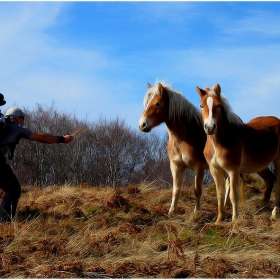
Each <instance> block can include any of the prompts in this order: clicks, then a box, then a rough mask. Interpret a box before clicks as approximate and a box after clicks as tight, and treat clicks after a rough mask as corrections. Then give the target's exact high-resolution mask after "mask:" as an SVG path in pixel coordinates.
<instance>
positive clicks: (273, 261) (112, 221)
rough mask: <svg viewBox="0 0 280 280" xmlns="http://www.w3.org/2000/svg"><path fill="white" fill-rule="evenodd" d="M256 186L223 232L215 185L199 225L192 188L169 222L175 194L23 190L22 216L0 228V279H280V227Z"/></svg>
mask: <svg viewBox="0 0 280 280" xmlns="http://www.w3.org/2000/svg"><path fill="white" fill-rule="evenodd" d="M248 182H249V183H247V184H246V185H245V194H246V199H247V202H246V204H245V205H244V206H242V207H241V216H240V218H239V219H238V220H237V221H236V222H234V223H232V222H230V213H231V209H230V208H228V209H227V213H228V216H227V220H226V221H225V222H223V223H222V224H221V225H219V226H216V225H214V223H213V222H214V221H215V218H216V215H217V199H216V193H215V187H214V186H210V187H209V188H207V189H204V193H203V197H202V210H201V213H200V215H199V216H198V217H193V214H192V212H193V209H194V201H195V197H194V195H193V190H192V189H189V188H187V189H183V190H182V194H181V199H180V201H179V213H178V214H177V215H175V216H174V217H168V216H167V212H168V208H169V205H170V199H171V190H166V189H164V190H159V189H155V188H152V187H151V186H149V185H147V184H142V185H139V186H129V187H128V188H127V189H125V190H122V191H120V190H118V191H114V190H113V189H112V188H104V189H99V188H95V187H90V186H81V187H78V188H75V187H69V186H54V187H49V188H44V189H41V188H33V187H24V188H23V194H22V197H21V200H20V203H19V209H18V214H17V217H16V218H15V219H14V220H13V222H12V223H10V224H8V223H4V224H0V277H1V278H187V277H191V278H278V277H279V274H280V265H279V264H280V254H279V253H280V238H279V229H280V226H279V225H280V221H278V220H277V221H272V220H270V212H269V211H268V210H271V209H272V207H271V209H268V210H263V209H261V206H260V205H261V199H262V193H263V187H262V186H261V184H260V183H259V182H258V181H257V180H253V181H252V179H250V181H248ZM252 182H253V183H252ZM273 201H274V197H272V202H271V203H273ZM271 205H273V204H271Z"/></svg>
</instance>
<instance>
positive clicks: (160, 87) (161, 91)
mask: <svg viewBox="0 0 280 280" xmlns="http://www.w3.org/2000/svg"><path fill="white" fill-rule="evenodd" d="M158 91H159V93H160V94H164V87H163V86H162V84H161V83H159V84H158Z"/></svg>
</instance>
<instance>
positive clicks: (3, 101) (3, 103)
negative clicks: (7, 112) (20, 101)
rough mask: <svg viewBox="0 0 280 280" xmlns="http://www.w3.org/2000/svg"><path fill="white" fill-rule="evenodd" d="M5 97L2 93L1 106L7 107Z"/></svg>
mask: <svg viewBox="0 0 280 280" xmlns="http://www.w3.org/2000/svg"><path fill="white" fill-rule="evenodd" d="M4 98H5V97H4V95H3V94H2V93H0V106H2V105H5V104H6V101H5V100H4Z"/></svg>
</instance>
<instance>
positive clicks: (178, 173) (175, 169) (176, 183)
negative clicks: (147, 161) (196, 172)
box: [168, 161, 185, 215]
mask: <svg viewBox="0 0 280 280" xmlns="http://www.w3.org/2000/svg"><path fill="white" fill-rule="evenodd" d="M170 169H171V173H172V177H173V189H172V201H171V206H170V209H169V211H168V215H172V214H174V213H176V212H177V204H178V200H179V196H180V189H181V186H182V179H183V173H184V171H185V168H184V167H183V166H182V165H181V164H178V165H177V164H175V163H174V162H173V161H170Z"/></svg>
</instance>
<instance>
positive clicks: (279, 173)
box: [271, 157, 280, 219]
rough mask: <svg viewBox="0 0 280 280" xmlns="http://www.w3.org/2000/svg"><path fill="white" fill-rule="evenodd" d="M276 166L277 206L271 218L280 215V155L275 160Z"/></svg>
mask: <svg viewBox="0 0 280 280" xmlns="http://www.w3.org/2000/svg"><path fill="white" fill-rule="evenodd" d="M273 163H274V167H275V178H276V182H275V207H274V209H273V211H272V214H271V218H272V219H276V218H277V216H278V215H279V209H280V157H279V158H276V159H275V160H274V161H273Z"/></svg>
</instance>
